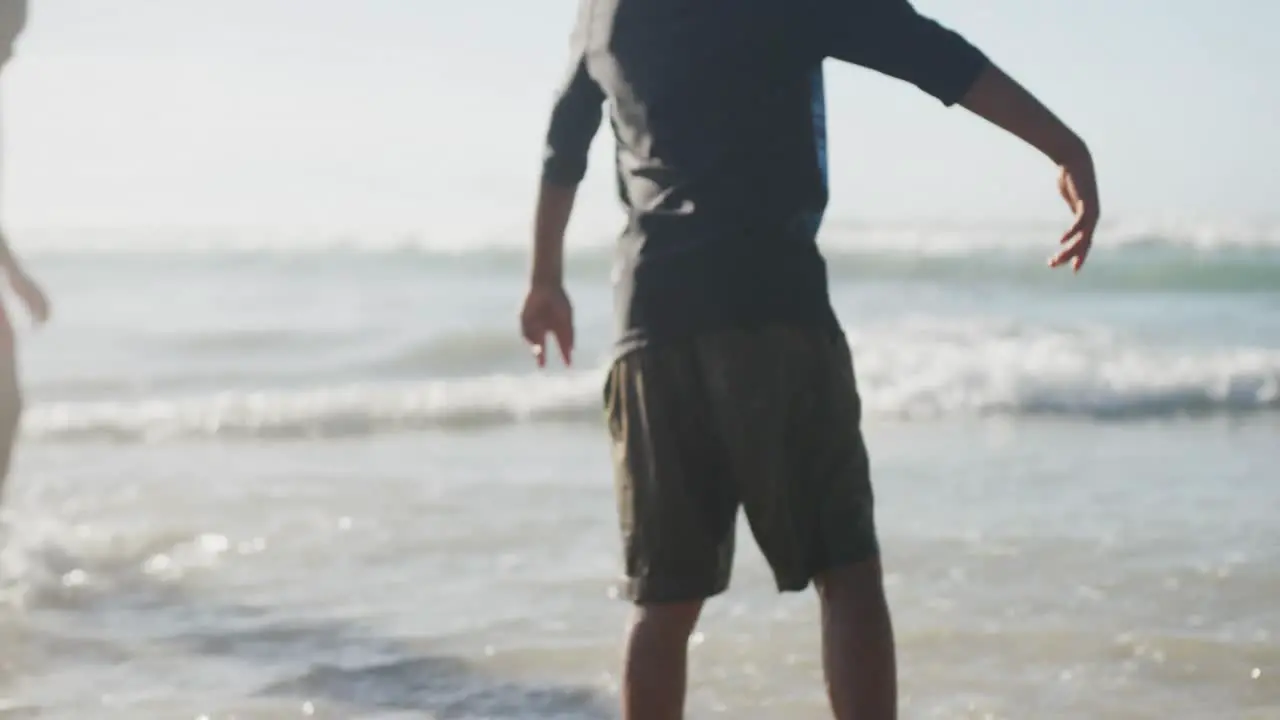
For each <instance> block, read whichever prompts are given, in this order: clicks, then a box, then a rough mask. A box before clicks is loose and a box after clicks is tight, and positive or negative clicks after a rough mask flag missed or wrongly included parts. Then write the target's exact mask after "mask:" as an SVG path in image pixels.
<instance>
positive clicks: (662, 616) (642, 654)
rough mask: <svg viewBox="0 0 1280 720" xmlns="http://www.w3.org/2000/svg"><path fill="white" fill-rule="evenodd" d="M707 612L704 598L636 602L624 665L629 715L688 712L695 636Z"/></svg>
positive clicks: (631, 718) (667, 718)
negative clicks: (691, 645)
mask: <svg viewBox="0 0 1280 720" xmlns="http://www.w3.org/2000/svg"><path fill="white" fill-rule="evenodd" d="M701 612H702V602H701V601H698V602H685V603H669V604H660V605H645V606H640V607H637V608H636V611H635V615H634V616H633V618H632V621H631V627H630V628H629V630H628V633H627V647H626V658H625V660H624V665H623V670H622V718H623V720H681V718H683V717H684V698H685V686H686V683H687V682H688V675H689V671H688V667H689V636H690V635H692V634H693V628H694V627H695V626H696V625H697V624H698V615H699V614H700V613H701Z"/></svg>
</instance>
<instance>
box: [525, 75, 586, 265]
mask: <svg viewBox="0 0 1280 720" xmlns="http://www.w3.org/2000/svg"><path fill="white" fill-rule="evenodd" d="M603 105H604V92H603V91H601V89H600V86H599V85H597V84H596V82H595V80H593V79H592V78H591V75H590V74H589V73H588V72H587V65H586V60H585V58H583V57H581V56H579V57H578V58H577V59H576V61H575V62H574V63H573V66H572V68H571V70H570V73H569V78H568V81H567V82H566V83H565V84H564V85H563V86H562V88H561V90H560V93H559V95H558V96H557V98H556V103H555V106H554V108H553V109H552V112H551V122H550V125H549V127H548V129H547V138H546V147H545V150H544V153H543V159H542V182H541V186H540V188H539V191H538V206H537V210H536V212H535V221H534V248H533V268H532V278H531V281H532V282H533V283H534V284H545V285H551V284H554V285H559V284H560V283H561V282H562V280H563V264H564V233H565V230H566V228H567V227H568V225H569V217H570V215H571V214H572V212H573V203H574V199H575V197H576V195H577V190H578V184H579V183H580V182H582V179H583V177H585V175H586V172H587V154H588V152H589V151H590V149H591V142H592V140H594V139H595V135H596V132H597V131H598V130H599V128H600V121H601V119H602V117H603V109H602V108H603Z"/></svg>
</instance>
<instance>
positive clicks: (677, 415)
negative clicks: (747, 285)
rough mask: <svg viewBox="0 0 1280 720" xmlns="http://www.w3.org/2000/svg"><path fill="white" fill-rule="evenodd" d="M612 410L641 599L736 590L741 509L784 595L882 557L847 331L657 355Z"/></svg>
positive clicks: (611, 395)
mask: <svg viewBox="0 0 1280 720" xmlns="http://www.w3.org/2000/svg"><path fill="white" fill-rule="evenodd" d="M605 414H606V417H607V419H608V424H609V434H610V437H611V439H612V445H613V457H614V466H615V476H616V485H617V496H618V515H619V519H620V522H621V529H622V540H623V549H624V553H625V565H626V578H627V583H626V593H627V597H628V599H630V600H632V601H633V602H636V603H641V604H652V603H665V602H681V601H690V600H700V599H705V598H708V597H711V596H713V595H717V594H719V593H721V592H723V591H724V590H725V589H726V588H727V587H728V585H729V575H730V569H731V566H732V563H733V550H734V533H735V525H736V521H737V516H738V509H739V507H741V508H742V509H743V510H745V513H746V516H747V520H748V523H749V524H750V527H751V531H752V534H753V535H754V536H755V539H756V543H757V544H758V545H759V546H760V549H761V551H762V552H763V553H764V556H765V559H766V560H767V561H768V563H769V566H770V567H771V568H772V570H773V574H774V578H775V580H776V582H777V586H778V589H779V590H780V591H797V590H803V589H805V588H806V587H807V586H808V585H809V582H810V581H811V580H812V579H813V578H815V577H816V576H818V575H820V574H821V573H823V572H825V571H827V570H830V569H833V568H836V567H840V566H843V565H848V564H853V563H857V562H861V561H863V560H868V559H871V558H873V557H874V556H876V555H877V554H878V552H879V547H878V542H877V539H876V530H875V520H874V512H873V500H872V491H871V478H870V472H869V468H868V461H867V451H866V445H865V444H864V442H863V438H862V432H861V429H860V423H861V415H862V406H861V401H860V399H859V397H858V391H857V386H856V384H855V382H854V374H853V366H852V361H851V358H850V354H849V347H848V345H847V344H846V342H845V339H844V337H843V335H842V334H841V333H840V332H839V331H838V330H826V329H823V328H802V327H791V326H769V327H763V328H757V329H750V330H735V331H726V332H723V333H717V334H709V335H704V336H700V337H695V338H691V339H688V340H682V341H678V342H669V343H661V344H657V343H655V344H650V345H647V346H643V347H641V348H639V349H636V350H633V351H631V352H629V353H627V354H625V355H623V356H622V357H621V358H619V359H618V360H617V361H615V363H614V365H613V367H612V368H611V370H610V372H609V376H608V379H607V381H606V383H605Z"/></svg>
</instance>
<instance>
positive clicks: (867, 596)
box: [817, 559, 898, 720]
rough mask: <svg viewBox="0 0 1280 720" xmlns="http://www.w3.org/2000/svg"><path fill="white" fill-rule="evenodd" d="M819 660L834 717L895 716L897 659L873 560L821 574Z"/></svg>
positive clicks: (869, 719)
mask: <svg viewBox="0 0 1280 720" xmlns="http://www.w3.org/2000/svg"><path fill="white" fill-rule="evenodd" d="M817 586H818V596H819V598H821V601H822V659H823V668H824V670H825V672H826V677H827V696H828V697H829V698H830V700H831V709H832V711H833V712H834V713H835V716H836V718H837V720H896V718H897V717H898V677H897V660H896V657H895V651H894V641H893V623H892V621H891V620H890V617H889V603H888V601H887V600H886V599H885V594H884V581H883V577H882V572H881V569H880V561H879V559H874V560H868V561H866V562H861V563H857V564H855V565H848V566H845V567H841V568H838V569H835V570H832V571H830V572H827V573H824V574H823V575H822V576H821V577H820V578H818V580H817Z"/></svg>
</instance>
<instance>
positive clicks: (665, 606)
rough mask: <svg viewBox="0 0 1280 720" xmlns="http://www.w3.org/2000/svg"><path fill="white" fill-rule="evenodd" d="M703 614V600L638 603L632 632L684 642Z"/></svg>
mask: <svg viewBox="0 0 1280 720" xmlns="http://www.w3.org/2000/svg"><path fill="white" fill-rule="evenodd" d="M701 614H702V601H701V600H695V601H689V602H676V603H656V604H651V605H637V606H636V609H635V613H634V614H633V615H632V619H631V632H632V634H633V635H635V634H645V635H652V636H657V637H663V638H670V639H671V640H679V641H681V642H683V641H684V640H687V639H688V637H689V636H690V635H692V634H693V629H694V628H695V627H697V625H698V616H699V615H701Z"/></svg>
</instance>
